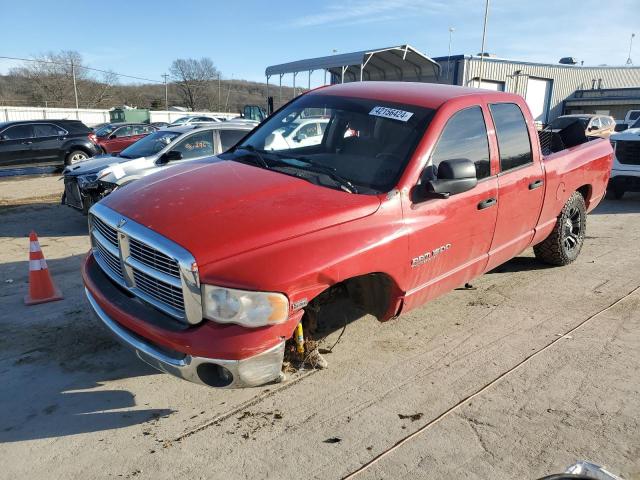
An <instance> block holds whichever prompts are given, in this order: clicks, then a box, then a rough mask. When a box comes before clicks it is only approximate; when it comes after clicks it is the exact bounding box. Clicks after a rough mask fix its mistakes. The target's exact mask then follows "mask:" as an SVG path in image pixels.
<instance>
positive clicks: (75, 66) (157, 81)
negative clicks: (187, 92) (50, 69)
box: [0, 55, 164, 84]
mask: <svg viewBox="0 0 640 480" xmlns="http://www.w3.org/2000/svg"><path fill="white" fill-rule="evenodd" d="M0 59H4V60H18V61H21V62H34V63H49V64H53V65H65V66H67V67H73V68H83V69H85V70H91V71H93V72H100V73H106V74H109V75H117V76H118V77H124V78H132V79H134V80H142V81H145V82H152V83H160V84H162V83H164V82H161V81H159V80H153V79H151V78H144V77H136V76H134V75H126V74H124V73H117V72H112V71H109V70H101V69H99V68H92V67H85V66H83V65H76V64H74V63H72V62H71V63H67V62H55V61H53V60H36V59H34V58H19V57H5V56H1V55H0Z"/></svg>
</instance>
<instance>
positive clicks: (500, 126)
mask: <svg viewBox="0 0 640 480" xmlns="http://www.w3.org/2000/svg"><path fill="white" fill-rule="evenodd" d="M489 109H490V110H491V116H492V117H493V123H494V124H495V127H496V137H497V139H498V150H499V152H500V170H501V171H503V172H505V171H507V170H511V169H513V168H518V167H520V166H522V165H526V164H528V163H532V162H533V154H532V152H531V142H530V140H529V131H528V130H527V123H526V122H525V120H524V115H522V111H521V110H520V107H518V106H517V105H516V104H515V103H494V104H492V105H489Z"/></svg>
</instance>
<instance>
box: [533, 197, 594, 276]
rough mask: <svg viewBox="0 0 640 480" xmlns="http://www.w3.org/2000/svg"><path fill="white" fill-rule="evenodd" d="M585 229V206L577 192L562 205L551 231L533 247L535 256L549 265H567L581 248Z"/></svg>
mask: <svg viewBox="0 0 640 480" xmlns="http://www.w3.org/2000/svg"><path fill="white" fill-rule="evenodd" d="M586 230H587V207H586V206H585V204H584V198H582V195H580V193H578V192H573V194H572V195H571V196H570V197H569V200H567V203H565V204H564V207H562V211H561V212H560V215H558V219H557V220H556V224H555V226H554V227H553V231H552V232H551V233H550V234H549V236H548V237H547V238H546V239H544V240H543V241H542V242H541V243H539V244H537V245H535V246H534V247H533V252H534V253H535V255H536V258H537V259H538V260H540V261H542V262H544V263H548V264H549V265H557V266H563V265H569V264H570V263H571V262H573V261H574V260H575V259H576V258H578V255H579V254H580V250H581V249H582V244H583V243H584V236H585V233H586Z"/></svg>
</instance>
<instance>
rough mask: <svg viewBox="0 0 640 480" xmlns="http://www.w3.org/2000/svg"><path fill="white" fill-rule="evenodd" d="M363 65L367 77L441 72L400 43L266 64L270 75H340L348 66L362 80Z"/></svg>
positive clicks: (421, 75) (406, 76) (412, 76)
mask: <svg viewBox="0 0 640 480" xmlns="http://www.w3.org/2000/svg"><path fill="white" fill-rule="evenodd" d="M361 66H364V68H363V79H364V80H403V79H409V78H410V79H420V78H424V79H427V78H433V77H437V76H438V75H439V73H440V65H439V64H438V63H437V62H435V61H434V60H432V59H431V58H429V57H427V56H426V55H424V54H423V53H421V52H419V51H418V50H416V49H415V48H413V47H412V46H411V45H399V46H395V47H387V48H378V49H374V50H362V51H359V52H351V53H342V54H338V55H329V56H326V57H317V58H309V59H306V60H298V61H295V62H289V63H282V64H280V65H272V66H270V67H267V69H266V70H265V75H266V76H267V77H270V76H273V75H284V74H286V73H297V72H308V71H312V70H328V71H330V72H331V73H333V74H335V75H338V76H340V75H341V74H342V68H344V67H346V68H347V72H348V73H349V78H350V79H351V80H359V79H360V69H361ZM349 78H347V80H348V79H349Z"/></svg>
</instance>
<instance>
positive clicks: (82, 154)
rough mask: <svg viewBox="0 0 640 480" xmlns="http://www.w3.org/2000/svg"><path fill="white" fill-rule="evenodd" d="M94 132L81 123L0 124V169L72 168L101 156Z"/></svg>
mask: <svg viewBox="0 0 640 480" xmlns="http://www.w3.org/2000/svg"><path fill="white" fill-rule="evenodd" d="M92 135H93V132H92V131H91V129H90V128H89V127H87V126H86V125H85V124H84V123H82V122H81V121H79V120H26V121H16V122H2V123H0V167H16V166H22V165H43V164H59V165H62V164H64V165H71V164H74V163H77V162H80V161H82V160H85V159H87V158H89V157H93V156H94V155H97V154H98V153H100V148H99V147H98V146H97V145H96V144H95V143H94V142H93V141H92V139H91V136H92Z"/></svg>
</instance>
